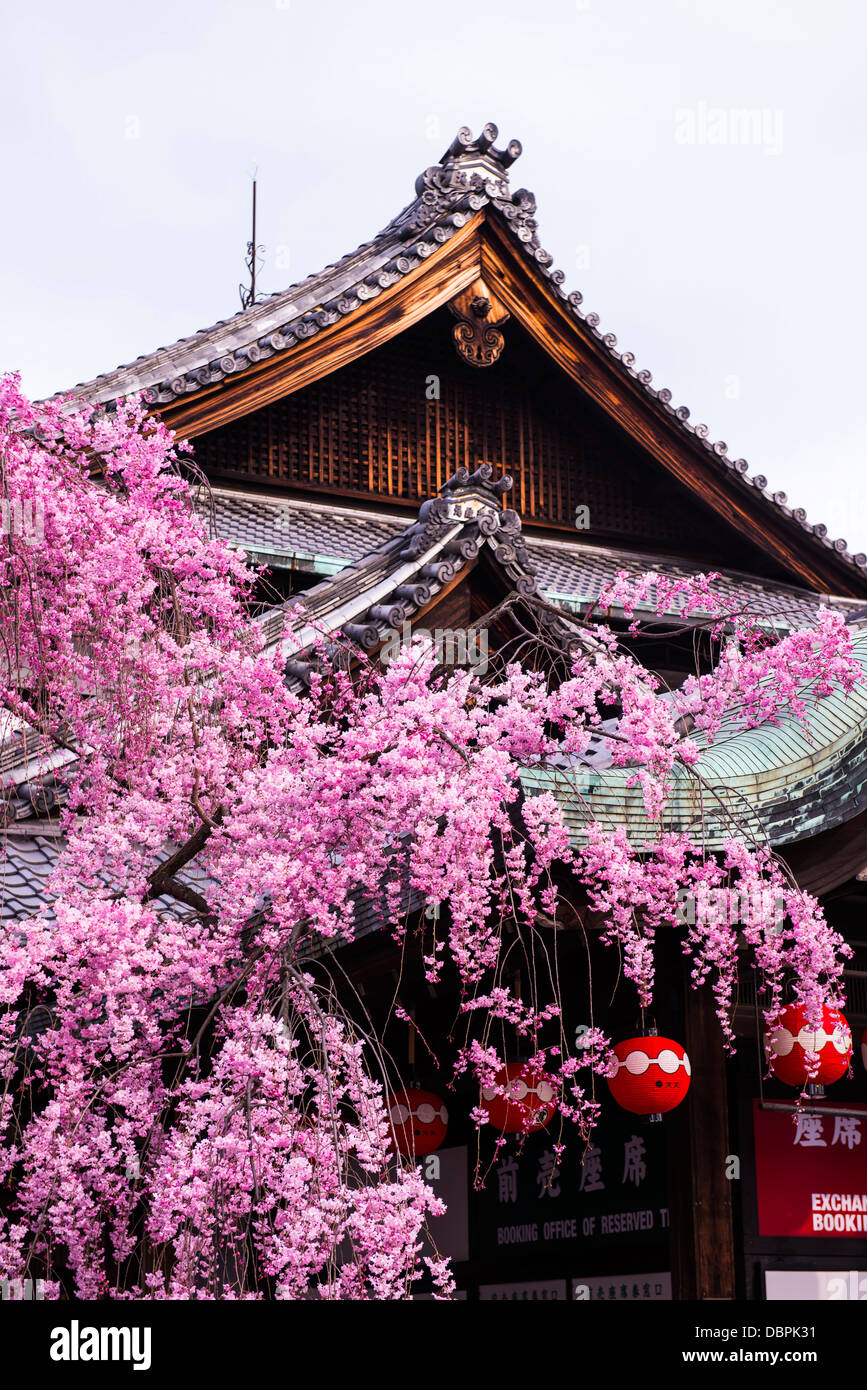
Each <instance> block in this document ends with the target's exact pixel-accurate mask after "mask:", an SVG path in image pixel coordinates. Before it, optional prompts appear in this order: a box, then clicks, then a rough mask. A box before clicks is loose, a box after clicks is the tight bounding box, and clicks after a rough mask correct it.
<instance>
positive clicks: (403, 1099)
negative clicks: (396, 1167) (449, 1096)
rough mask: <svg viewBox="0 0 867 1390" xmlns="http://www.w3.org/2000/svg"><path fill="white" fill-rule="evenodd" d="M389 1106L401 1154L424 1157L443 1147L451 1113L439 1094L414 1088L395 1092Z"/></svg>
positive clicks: (389, 1099) (407, 1156) (397, 1145)
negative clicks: (441, 1145)
mask: <svg viewBox="0 0 867 1390" xmlns="http://www.w3.org/2000/svg"><path fill="white" fill-rule="evenodd" d="M387 1105H388V1113H389V1118H390V1120H391V1123H392V1125H393V1126H394V1142H395V1145H396V1147H397V1151H398V1153H401V1154H403V1155H404V1156H405V1157H406V1158H422V1157H423V1156H424V1155H425V1154H432V1153H433V1151H434V1149H438V1148H439V1146H440V1144H441V1143H442V1142H443V1140H444V1139H445V1137H446V1131H447V1130H448V1125H449V1112H448V1110H446V1107H445V1104H444V1103H443V1101H441V1100H440V1098H439V1096H435V1095H434V1094H433V1092H432V1091H419V1090H417V1089H415V1088H411V1089H408V1090H404V1091H395V1093H394V1095H393V1096H389V1098H388V1101H387Z"/></svg>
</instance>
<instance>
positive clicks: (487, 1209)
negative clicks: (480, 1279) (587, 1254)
mask: <svg viewBox="0 0 867 1390" xmlns="http://www.w3.org/2000/svg"><path fill="white" fill-rule="evenodd" d="M557 1139H558V1136H557V1134H556V1132H552V1133H549V1132H547V1131H544V1130H543V1131H541V1132H540V1133H538V1134H534V1135H531V1136H529V1137H527V1138H526V1139H525V1140H524V1142H523V1144H521V1143H520V1142H519V1143H517V1144H516V1143H515V1142H511V1143H510V1144H509V1145H508V1146H507V1147H505V1148H503V1149H501V1150H500V1156H499V1159H498V1161H497V1162H496V1163H494V1164H493V1165H492V1166H491V1167H490V1168H489V1169H488V1171H487V1173H486V1174H485V1175H484V1184H485V1185H484V1189H483V1190H482V1191H480V1192H479V1193H478V1211H479V1239H480V1253H481V1254H482V1256H483V1257H488V1256H494V1255H500V1256H503V1255H521V1254H524V1253H528V1252H529V1251H531V1250H532V1252H533V1254H534V1255H538V1254H541V1253H544V1252H556V1253H557V1254H569V1253H571V1252H572V1251H573V1250H574V1251H576V1253H577V1252H579V1251H580V1250H586V1249H589V1248H590V1249H598V1248H600V1247H603V1246H604V1247H606V1248H608V1249H617V1248H623V1247H625V1246H627V1245H629V1246H631V1245H646V1246H653V1245H656V1246H657V1247H659V1246H660V1245H664V1244H665V1242H666V1240H667V1236H668V1225H669V1213H668V1199H667V1196H666V1185H665V1125H664V1123H663V1124H649V1123H648V1122H647V1121H645V1120H644V1119H642V1118H641V1117H639V1116H633V1115H629V1114H628V1113H627V1112H625V1111H617V1112H616V1113H611V1114H606V1115H605V1117H604V1119H603V1120H602V1122H601V1123H600V1124H599V1125H598V1126H597V1127H596V1129H595V1130H594V1132H593V1137H592V1140H591V1142H590V1146H589V1148H588V1147H587V1146H586V1145H584V1144H582V1143H581V1141H580V1139H578V1138H576V1137H572V1138H569V1137H568V1136H566V1151H565V1153H564V1154H563V1155H562V1157H561V1158H560V1160H559V1162H558V1161H557V1155H556V1153H555V1150H554V1145H555V1143H556V1142H557Z"/></svg>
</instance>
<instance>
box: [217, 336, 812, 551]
mask: <svg viewBox="0 0 867 1390" xmlns="http://www.w3.org/2000/svg"><path fill="white" fill-rule="evenodd" d="M453 325H454V319H453V318H452V316H451V314H450V313H449V312H448V311H447V310H446V309H440V310H437V311H435V312H434V313H433V314H431V315H429V316H428V317H427V318H426V319H424V320H422V321H421V322H419V323H417V324H415V325H413V326H412V327H410V328H408V329H406V330H405V331H404V332H403V333H401V334H400V335H398V336H396V337H394V338H393V339H391V341H389V342H388V343H386V344H384V345H383V346H382V347H380V348H378V349H376V350H375V351H373V352H371V353H368V354H367V355H365V356H363V357H359V358H357V359H355V360H354V361H353V362H350V363H348V364H347V365H346V366H343V367H341V368H339V369H338V370H337V371H335V372H333V373H331V374H329V375H327V376H324V377H322V378H320V379H319V380H318V381H316V382H314V383H313V384H312V385H310V386H307V387H305V388H304V389H302V390H300V391H297V392H294V393H292V394H291V395H287V396H283V397H281V398H280V399H278V400H276V401H275V402H273V403H272V404H270V405H267V406H265V407H263V408H260V409H259V410H257V411H253V412H252V413H251V414H248V415H242V416H240V417H239V418H237V419H235V420H233V421H231V422H229V423H227V424H225V425H222V426H221V427H219V428H218V429H216V430H212V431H210V432H208V433H207V434H204V435H201V436H200V437H199V438H198V439H196V441H195V453H196V458H197V461H198V463H199V464H200V466H201V467H202V468H203V469H204V470H205V472H206V473H207V475H208V476H209V477H210V478H212V479H213V480H214V481H215V482H217V481H220V482H225V481H231V482H234V483H238V484H243V485H245V486H249V485H251V484H252V485H254V486H256V487H266V488H268V489H277V490H279V491H280V492H281V493H282V492H286V493H288V494H295V495H297V496H299V497H301V496H304V497H311V496H313V497H316V498H319V499H323V498H329V497H330V498H335V497H340V498H345V499H353V500H368V501H370V502H376V503H378V504H382V503H386V502H387V503H389V504H393V505H396V506H398V507H401V508H403V507H406V508H407V509H412V510H417V508H418V506H419V503H420V502H421V501H422V500H423V499H424V498H426V497H431V496H435V495H436V494H437V493H438V491H439V489H440V488H441V486H442V484H443V483H444V482H445V480H446V478H448V477H451V476H452V474H454V473H455V471H456V470H457V469H458V468H460V467H466V468H467V469H468V470H469V471H470V472H472V471H473V470H474V469H475V468H476V467H477V466H478V464H479V463H482V462H486V463H490V464H491V465H492V466H493V468H494V470H495V474H496V475H497V476H500V475H501V474H503V473H508V474H510V475H511V476H512V477H513V479H514V489H513V491H512V493H511V495H510V505H512V506H514V507H515V508H516V510H517V511H518V512H519V514H520V515H521V518H522V521H523V523H524V526H525V528H527V529H528V531H531V532H532V531H537V530H539V531H541V530H545V531H550V532H551V533H552V534H559V535H560V536H562V537H564V538H566V537H569V538H572V539H575V538H577V539H580V540H582V541H588V542H589V543H591V544H592V543H594V542H595V543H598V544H602V545H612V546H616V547H619V548H624V547H626V548H632V547H634V548H636V549H641V550H643V551H647V552H648V553H651V554H653V553H659V554H672V555H682V556H684V557H688V558H691V559H694V560H697V561H698V562H699V563H702V564H703V563H707V564H712V565H717V566H722V565H724V566H726V567H728V568H732V567H735V568H740V569H744V570H748V571H750V572H752V573H756V574H762V575H767V576H769V577H773V578H787V577H790V576H789V574H788V571H786V570H785V569H784V568H783V567H782V566H780V565H779V564H778V563H775V562H774V560H773V559H772V558H770V559H769V557H768V556H767V554H766V553H765V551H764V550H763V549H761V548H759V547H757V546H754V545H752V544H750V543H749V541H747V540H746V539H745V538H744V537H743V536H742V535H741V534H739V533H738V532H737V531H734V530H733V529H732V528H731V527H730V526H728V525H727V524H726V523H725V522H723V521H721V520H720V518H719V517H718V516H717V514H716V513H715V512H714V510H713V508H712V506H710V505H709V504H707V503H705V502H703V501H702V500H701V499H700V498H697V497H696V496H695V495H694V494H693V493H691V492H690V491H689V490H688V489H686V488H685V487H684V486H683V485H682V484H680V483H679V482H678V481H677V480H676V479H674V478H672V477H671V475H670V474H669V473H668V472H667V471H666V470H665V469H664V468H662V467H661V466H660V464H659V463H658V462H657V461H656V460H654V459H653V458H650V457H648V455H647V453H646V451H645V450H643V449H642V448H640V446H638V445H637V444H636V443H635V442H634V440H633V439H632V438H631V437H630V435H629V434H628V432H627V431H626V430H625V429H624V428H623V427H622V426H619V425H618V424H616V423H615V422H613V421H612V420H611V419H610V418H609V417H608V416H607V415H606V413H605V411H604V410H602V409H601V408H600V407H599V406H598V405H596V404H595V403H594V402H592V401H591V400H590V399H588V397H587V396H586V394H585V393H583V392H582V391H581V390H580V389H578V388H576V386H575V384H574V383H572V382H571V381H569V380H568V378H566V377H564V375H563V373H562V371H561V370H560V369H559V368H557V367H556V366H554V365H553V364H552V363H551V360H550V358H549V357H548V356H547V354H546V353H545V352H544V351H543V350H542V349H541V348H540V347H539V346H538V344H536V343H535V342H534V341H533V340H532V338H531V337H530V336H529V334H528V333H527V332H526V331H525V330H524V329H522V328H521V327H520V326H519V325H518V324H514V325H511V326H510V329H509V332H508V341H507V344H506V346H505V349H504V351H503V352H502V354H501V355H500V357H499V359H498V360H497V361H496V362H495V363H493V364H492V365H491V366H490V367H488V368H486V369H484V370H481V371H480V370H478V369H475V368H473V367H472V366H470V365H468V364H467V363H466V362H465V361H463V360H462V359H461V357H460V356H459V355H458V353H457V352H455V350H454V346H453V342H452V330H453ZM579 508H586V514H585V513H580V512H579V511H578V509H579ZM576 518H577V521H578V522H581V523H584V522H586V525H582V526H581V527H580V529H579V528H578V527H576Z"/></svg>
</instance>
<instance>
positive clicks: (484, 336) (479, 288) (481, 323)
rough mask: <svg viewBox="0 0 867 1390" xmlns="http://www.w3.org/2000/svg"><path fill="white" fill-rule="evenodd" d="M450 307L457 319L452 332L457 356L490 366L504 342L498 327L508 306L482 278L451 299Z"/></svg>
mask: <svg viewBox="0 0 867 1390" xmlns="http://www.w3.org/2000/svg"><path fill="white" fill-rule="evenodd" d="M449 308H450V309H451V311H452V313H453V314H454V316H455V318H456V319H457V320H458V322H457V323H456V324H455V326H454V328H453V329H452V334H453V336H454V340H455V347H456V348H457V350H458V353H459V354H460V356H461V357H462V358H463V359H464V361H465V362H469V364H470V366H471V367H490V366H491V365H492V363H494V362H496V361H497V359H498V358H499V356H500V354H501V353H502V351H503V348H504V347H505V345H506V340H505V338H504V337H503V334H502V333H501V331H500V330H501V328H502V326H503V324H504V323H505V322H506V319H507V318H508V317H509V313H508V310H507V309H505V308H504V307H503V305H502V304H501V303H500V301H499V300H498V299H497V298H496V297H495V296H494V295H492V294H491V291H490V290H489V289H488V287H487V285H486V284H485V282H484V280H481V279H479V280H474V281H473V283H472V284H471V285H470V286H469V287H468V288H467V289H465V290H464V291H463V292H462V293H461V294H459V295H457V296H456V297H455V298H454V299H452V300H451V301H450V302H449Z"/></svg>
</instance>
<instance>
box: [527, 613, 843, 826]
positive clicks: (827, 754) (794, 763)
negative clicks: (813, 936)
mask: <svg viewBox="0 0 867 1390" xmlns="http://www.w3.org/2000/svg"><path fill="white" fill-rule="evenodd" d="M853 646H854V650H855V653H856V655H857V658H858V660H859V661H860V663H861V665H862V668H863V669H864V671H865V676H867V632H865V633H862V634H860V635H859V636H858V637H857V638H856V639H855V641H854V643H853ZM801 693H802V696H803V697H804V699H805V701H806V703H807V715H806V723H805V722H803V721H802V720H800V719H797V718H796V717H795V716H794V715H792V714H790V713H784V714H782V715H781V716H780V722H779V724H767V723H766V724H762V725H760V726H759V727H758V728H756V729H743V728H738V727H737V725H738V719H737V710H733V711H732V712H731V714H730V715H729V716H728V718H727V720H726V722H725V724H724V725H723V727H722V728H721V729H720V731H719V733H718V734H717V736H716V738H715V740H714V742H713V743H712V744H711V746H710V747H707V744H706V740H705V739H704V736H703V735H702V734H696V735H694V740H695V742H696V743H697V744H698V745H699V747H700V748H701V749H702V752H701V756H700V758H699V761H698V764H697V767H696V769H695V770H694V771H693V770H690V769H688V768H685V767H683V766H678V767H676V768H675V770H674V773H673V776H672V790H671V796H670V799H669V802H668V805H667V807H666V809H665V812H664V815H663V818H662V820H661V821H651V820H650V819H649V818H648V816H647V813H646V811H645V807H644V798H643V795H642V791H641V788H640V786H634V787H630V786H629V785H628V783H629V781H630V779H631V778H632V777H634V776H635V771H634V769H631V768H592V767H588V766H585V765H581V766H579V767H576V768H573V769H554V768H552V769H542V768H528V769H527V770H526V771H525V772H524V773H523V774H522V778H521V780H522V783H523V785H524V789H525V791H526V792H527V793H528V794H529V795H538V793H539V792H541V791H551V792H553V793H554V795H555V796H556V797H557V800H558V801H559V802H560V804H561V805H562V807H563V808H564V812H565V816H566V820H567V823H568V825H569V827H570V830H571V832H572V835H573V838H574V839H575V841H576V842H577V843H579V844H580V842H581V841H582V840H583V839H584V838H585V835H586V826H587V824H588V823H589V822H591V821H599V822H601V823H602V824H603V825H604V826H606V827H608V828H610V829H615V828H617V827H618V826H622V827H623V828H624V829H625V830H626V833H627V835H628V836H629V838H630V840H632V841H633V842H634V843H636V844H641V843H642V842H644V841H645V840H655V839H657V838H658V836H659V833H660V831H661V830H667V831H676V832H685V833H690V834H693V835H695V834H698V833H700V831H701V827H702V821H703V822H704V837H703V838H704V843H705V844H706V845H707V847H708V849H719V848H721V846H722V842H723V840H724V839H726V838H727V837H728V836H730V835H732V834H733V833H735V832H736V833H737V834H739V835H746V834H752V835H753V836H755V838H756V839H757V840H760V841H762V842H764V841H765V840H766V839H769V840H770V842H771V843H772V844H774V845H782V844H786V843H788V842H791V841H793V840H799V839H802V838H803V837H804V836H807V835H810V834H815V833H816V832H817V831H819V830H824V829H829V828H830V827H831V826H833V825H837V824H840V823H841V822H842V821H846V820H848V819H850V817H851V816H853V815H856V814H857V813H858V812H859V811H861V810H862V809H864V807H865V806H867V679H865V681H864V682H863V684H859V685H856V687H855V689H854V690H853V692H852V693H851V694H850V695H846V694H845V693H844V692H843V690H842V689H840V688H837V689H835V690H834V692H833V693H832V694H831V695H828V696H825V697H823V698H820V699H816V698H815V697H814V696H813V695H812V694H811V687H810V686H809V685H807V686H805V687H804V689H803V690H802V692H801ZM696 774H698V775H696Z"/></svg>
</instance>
